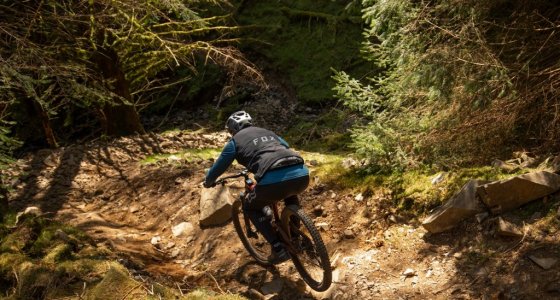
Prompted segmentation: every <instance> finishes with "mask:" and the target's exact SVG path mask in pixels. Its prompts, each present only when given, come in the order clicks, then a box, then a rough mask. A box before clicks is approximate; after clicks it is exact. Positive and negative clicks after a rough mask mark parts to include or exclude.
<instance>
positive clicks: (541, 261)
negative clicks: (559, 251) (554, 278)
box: [529, 255, 558, 270]
mask: <svg viewBox="0 0 560 300" xmlns="http://www.w3.org/2000/svg"><path fill="white" fill-rule="evenodd" d="M529 259H531V260H532V261H533V262H534V263H536V264H537V265H538V266H539V267H541V268H543V269H545V270H548V269H550V268H552V267H553V266H554V265H555V264H556V262H557V261H558V260H557V259H556V258H550V257H544V258H539V257H536V256H534V255H529Z"/></svg>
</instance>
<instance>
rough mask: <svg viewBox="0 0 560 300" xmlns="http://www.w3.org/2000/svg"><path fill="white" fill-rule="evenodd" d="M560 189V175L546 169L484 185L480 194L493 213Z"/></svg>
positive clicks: (513, 207) (507, 209)
mask: <svg viewBox="0 0 560 300" xmlns="http://www.w3.org/2000/svg"><path fill="white" fill-rule="evenodd" d="M559 189H560V175H557V174H555V173H550V172H546V171H540V172H533V173H527V174H523V175H519V176H516V177H513V178H510V179H506V180H500V181H495V182H492V183H488V184H485V185H483V186H482V187H480V188H479V189H478V194H479V196H480V198H481V199H482V201H483V202H484V204H486V206H488V208H490V210H491V211H492V212H493V213H500V212H504V211H509V210H512V209H515V208H518V207H520V206H521V205H523V204H526V203H528V202H531V201H534V200H536V199H539V198H542V197H544V196H546V195H549V194H552V193H554V192H556V191H557V190H559Z"/></svg>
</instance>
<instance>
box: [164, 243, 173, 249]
mask: <svg viewBox="0 0 560 300" xmlns="http://www.w3.org/2000/svg"><path fill="white" fill-rule="evenodd" d="M173 247H175V243H174V242H169V243H167V245H165V249H171V248H173Z"/></svg>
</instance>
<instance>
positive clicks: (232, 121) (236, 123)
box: [226, 110, 253, 135]
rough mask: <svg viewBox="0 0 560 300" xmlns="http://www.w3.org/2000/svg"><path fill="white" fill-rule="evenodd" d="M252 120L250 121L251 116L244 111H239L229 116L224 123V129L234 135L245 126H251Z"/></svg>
mask: <svg viewBox="0 0 560 300" xmlns="http://www.w3.org/2000/svg"><path fill="white" fill-rule="evenodd" d="M252 120H253V119H251V116H250V115H249V114H248V113H246V112H245V111H242V110H241V111H238V112H234V113H233V114H231V116H229V118H228V119H227V121H226V129H227V130H228V131H229V133H231V134H232V135H233V134H236V133H237V132H238V131H239V130H241V129H243V128H245V127H247V126H251V125H253V124H252V123H251V122H252Z"/></svg>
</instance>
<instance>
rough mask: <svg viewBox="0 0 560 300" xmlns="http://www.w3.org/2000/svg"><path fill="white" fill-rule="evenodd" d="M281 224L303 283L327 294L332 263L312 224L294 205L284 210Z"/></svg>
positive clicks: (330, 280) (301, 210)
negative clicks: (288, 239) (288, 238)
mask: <svg viewBox="0 0 560 300" xmlns="http://www.w3.org/2000/svg"><path fill="white" fill-rule="evenodd" d="M281 221H282V228H284V230H285V231H286V232H287V233H288V236H289V237H290V241H289V243H290V244H291V246H292V248H293V249H291V250H292V252H290V254H291V257H292V260H293V262H294V265H295V267H296V269H297V270H298V272H299V273H300V275H301V276H302V278H303V280H304V281H305V282H306V283H307V284H308V285H309V287H311V288H312V289H314V290H316V291H318V292H322V291H325V290H327V289H328V288H329V287H330V286H331V282H332V270H331V262H330V260H329V254H328V252H327V248H326V247H325V243H324V242H323V239H322V238H321V235H320V234H319V231H318V230H317V228H316V227H315V226H314V225H313V221H312V220H311V219H310V218H309V217H308V216H307V215H306V214H305V212H304V211H303V209H302V208H301V207H299V206H297V205H288V206H286V208H285V209H284V211H282V217H281Z"/></svg>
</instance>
